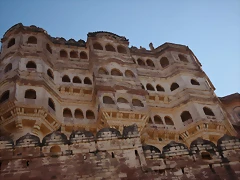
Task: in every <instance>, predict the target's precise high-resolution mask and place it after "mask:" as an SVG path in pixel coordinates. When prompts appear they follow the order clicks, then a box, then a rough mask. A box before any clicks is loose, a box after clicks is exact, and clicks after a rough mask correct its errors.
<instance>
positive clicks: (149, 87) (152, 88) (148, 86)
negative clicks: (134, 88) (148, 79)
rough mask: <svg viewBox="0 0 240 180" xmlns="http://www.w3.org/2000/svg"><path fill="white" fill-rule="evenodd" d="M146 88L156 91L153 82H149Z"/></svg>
mask: <svg viewBox="0 0 240 180" xmlns="http://www.w3.org/2000/svg"><path fill="white" fill-rule="evenodd" d="M146 88H147V90H149V91H155V89H154V87H153V86H152V85H151V84H149V83H148V84H147V85H146Z"/></svg>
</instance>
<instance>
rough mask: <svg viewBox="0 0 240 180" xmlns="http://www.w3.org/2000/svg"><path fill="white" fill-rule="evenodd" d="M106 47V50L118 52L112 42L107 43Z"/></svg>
mask: <svg viewBox="0 0 240 180" xmlns="http://www.w3.org/2000/svg"><path fill="white" fill-rule="evenodd" d="M105 49H106V51H111V52H116V49H115V48H114V47H113V46H112V45H111V44H107V45H106V46H105Z"/></svg>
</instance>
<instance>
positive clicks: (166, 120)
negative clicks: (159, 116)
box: [164, 116, 174, 126]
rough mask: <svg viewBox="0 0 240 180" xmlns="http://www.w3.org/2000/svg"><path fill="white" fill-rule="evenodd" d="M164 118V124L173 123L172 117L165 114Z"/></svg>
mask: <svg viewBox="0 0 240 180" xmlns="http://www.w3.org/2000/svg"><path fill="white" fill-rule="evenodd" d="M164 120H165V124H166V125H171V126H173V125H174V123H173V121H172V119H171V118H170V117H168V116H165V117H164Z"/></svg>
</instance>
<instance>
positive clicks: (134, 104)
mask: <svg viewBox="0 0 240 180" xmlns="http://www.w3.org/2000/svg"><path fill="white" fill-rule="evenodd" d="M132 105H133V106H137V107H144V105H143V103H142V101H140V100H139V99H133V100H132Z"/></svg>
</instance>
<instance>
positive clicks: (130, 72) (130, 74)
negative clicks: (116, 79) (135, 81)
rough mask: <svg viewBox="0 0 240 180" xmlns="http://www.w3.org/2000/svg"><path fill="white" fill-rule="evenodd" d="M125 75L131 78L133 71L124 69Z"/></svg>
mask: <svg viewBox="0 0 240 180" xmlns="http://www.w3.org/2000/svg"><path fill="white" fill-rule="evenodd" d="M125 76H126V77H131V78H132V77H135V75H134V73H133V72H132V71H130V70H126V71H125Z"/></svg>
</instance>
